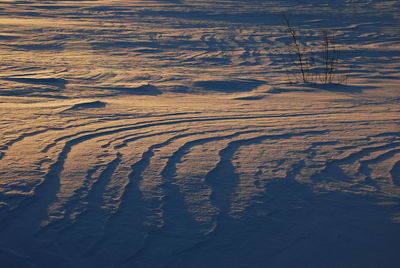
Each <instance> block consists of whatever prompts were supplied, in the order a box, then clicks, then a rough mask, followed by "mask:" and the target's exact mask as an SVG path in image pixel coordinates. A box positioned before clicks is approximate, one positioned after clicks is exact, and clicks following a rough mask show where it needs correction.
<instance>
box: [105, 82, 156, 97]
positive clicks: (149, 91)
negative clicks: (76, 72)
mask: <svg viewBox="0 0 400 268" xmlns="http://www.w3.org/2000/svg"><path fill="white" fill-rule="evenodd" d="M100 89H106V90H112V91H114V92H117V93H125V94H133V95H151V96H156V95H160V94H162V92H161V90H159V89H158V88H157V87H156V86H153V85H150V84H148V85H141V86H138V87H101V88H100Z"/></svg>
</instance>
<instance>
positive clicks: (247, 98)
mask: <svg viewBox="0 0 400 268" xmlns="http://www.w3.org/2000/svg"><path fill="white" fill-rule="evenodd" d="M264 97H265V96H264V95H256V96H243V97H237V98H235V100H261V99H263V98H264Z"/></svg>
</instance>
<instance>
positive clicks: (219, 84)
mask: <svg viewBox="0 0 400 268" xmlns="http://www.w3.org/2000/svg"><path fill="white" fill-rule="evenodd" d="M263 84H265V82H264V81H260V80H255V79H236V80H226V81H224V80H210V81H196V82H194V83H193V86H194V87H196V88H200V89H204V90H211V91H220V92H241V91H252V90H254V89H256V88H257V87H259V86H260V85H263Z"/></svg>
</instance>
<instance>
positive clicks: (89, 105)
mask: <svg viewBox="0 0 400 268" xmlns="http://www.w3.org/2000/svg"><path fill="white" fill-rule="evenodd" d="M104 107H106V103H105V102H102V101H91V102H82V103H77V104H75V105H74V106H72V107H71V108H68V109H66V110H64V111H71V110H83V109H92V108H104Z"/></svg>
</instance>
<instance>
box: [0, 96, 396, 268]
mask: <svg viewBox="0 0 400 268" xmlns="http://www.w3.org/2000/svg"><path fill="white" fill-rule="evenodd" d="M303 94H305V93H298V94H294V93H287V94H286V95H276V96H275V95H274V96H271V97H269V98H264V99H259V100H253V101H252V106H249V105H248V104H249V103H248V101H247V100H236V99H231V98H230V97H229V96H228V97H226V96H225V95H224V94H222V95H221V93H215V94H214V95H212V96H213V97H211V96H202V97H201V96H192V97H190V96H182V95H171V96H174V97H173V98H171V96H165V97H161V96H158V97H157V102H154V100H153V98H154V97H152V96H141V97H140V99H138V97H137V96H131V97H129V98H126V97H124V98H121V99H112V98H108V99H105V100H104V101H102V102H99V103H101V104H103V103H107V105H105V106H104V105H97V104H96V103H97V102H94V101H93V102H83V101H74V102H73V103H72V104H71V102H70V101H67V100H66V101H64V102H60V101H58V102H56V103H57V104H58V106H54V105H55V103H53V102H46V103H36V104H31V103H26V104H22V103H21V104H19V105H17V106H13V105H11V104H10V105H9V106H7V109H3V108H4V106H2V113H3V114H7V113H8V114H9V113H11V114H15V115H17V114H18V115H19V116H21V117H23V118H21V120H15V121H14V120H9V121H4V122H3V129H4V133H7V135H6V136H5V139H4V140H2V142H3V145H2V147H1V148H2V152H3V157H2V159H1V162H0V166H1V182H0V183H1V187H0V189H1V193H0V194H1V203H0V204H1V214H0V215H1V245H0V248H1V255H0V256H1V259H2V260H4V261H7V263H21V265H23V266H28V267H30V266H31V267H35V266H43V267H50V266H52V265H55V264H56V263H63V264H62V266H65V267H72V266H76V267H95V266H99V265H100V266H101V265H117V266H121V267H125V266H126V267H131V266H134V267H147V266H151V267H163V266H168V265H169V266H173V267H175V266H179V267H180V266H182V267H186V266H199V267H204V266H207V265H209V266H223V265H229V266H237V265H239V264H240V265H249V266H253V265H254V266H257V265H264V264H268V263H269V264H271V265H276V266H290V265H295V262H297V261H301V262H303V263H305V265H311V266H314V265H315V266H319V265H323V264H324V262H325V261H326V258H328V257H329V258H333V256H334V255H335V256H339V257H338V258H337V257H335V259H334V260H335V261H333V263H335V264H337V265H342V264H343V265H345V264H357V265H358V264H362V265H366V266H375V265H378V264H379V263H381V262H383V263H387V264H393V263H397V257H396V256H397V250H396V243H397V242H396V241H397V239H398V238H399V236H400V226H399V225H398V224H399V216H400V214H399V210H398V208H399V201H400V199H399V197H400V188H399V185H400V182H399V181H400V180H399V176H398V174H397V173H398V170H399V163H400V135H399V133H400V132H399V131H398V130H399V123H400V118H399V109H398V103H391V100H390V99H389V101H388V102H386V103H384V104H381V102H382V100H381V102H379V103H377V102H376V101H375V100H374V99H371V97H370V96H367V95H357V96H354V97H352V96H346V95H343V94H342V93H329V94H328V95H324V94H322V93H319V94H317V95H315V93H309V94H310V95H309V96H308V97H306V98H304V97H303ZM313 95H314V96H313ZM282 96H285V97H282ZM360 97H362V98H364V101H361V102H360V101H359V100H358V98H360ZM340 98H345V99H340ZM327 100H329V101H327ZM74 103H78V104H74ZM87 103H88V104H89V107H90V109H75V107H81V106H82V107H86V106H87V105H86V104H87ZM92 103H95V104H96V105H91V104H92ZM132 103H135V104H132ZM82 104H83V105H82ZM32 105H34V107H35V113H34V114H32V113H29V111H31V109H32ZM92 106H93V107H92ZM65 107H73V108H74V109H68V108H65ZM372 108H373V112H371V109H372ZM17 111H18V113H17ZM24 111H25V112H26V113H25V112H24ZM58 111H61V112H58ZM37 115H39V116H37ZM29 117H31V118H32V119H31V121H30V123H28V122H29V120H28V119H29ZM22 119H23V120H22ZM380 230H381V231H380ZM383 230H384V231H383ZM381 244H385V245H391V247H389V248H386V249H385V251H384V252H382V251H380V252H381V253H380V255H379V257H377V256H376V255H368V254H367V253H371V250H380V247H379V245H381ZM355 248H357V250H358V252H357V254H358V255H357V254H356V253H354V254H353V253H349V250H351V249H355ZM311 252H312V253H311ZM315 252H317V253H318V254H319V256H325V258H323V257H321V258H315ZM333 252H334V253H333ZM333 254H334V255H333ZM365 254H367V255H365ZM366 256H370V257H366ZM240 265H239V266H240Z"/></svg>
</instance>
